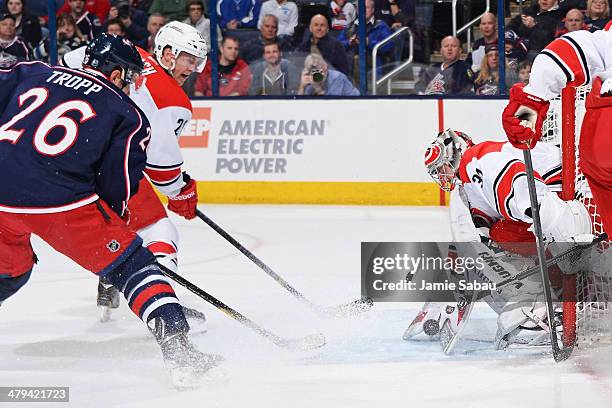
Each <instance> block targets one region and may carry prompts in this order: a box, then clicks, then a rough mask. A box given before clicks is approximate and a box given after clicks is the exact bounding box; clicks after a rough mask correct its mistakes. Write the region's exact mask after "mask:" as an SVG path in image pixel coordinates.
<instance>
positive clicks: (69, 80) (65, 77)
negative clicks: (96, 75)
mask: <svg viewBox="0 0 612 408" xmlns="http://www.w3.org/2000/svg"><path fill="white" fill-rule="evenodd" d="M47 82H51V83H53V84H58V85H62V86H65V87H66V88H72V89H74V90H79V89H81V88H83V89H82V90H81V91H82V92H83V94H85V95H89V94H90V93H92V92H93V93H98V92H100V91H101V90H102V86H101V85H99V84H96V83H95V82H93V81H90V80H89V79H87V78H83V77H81V76H79V75H75V74H70V73H68V72H63V71H53V73H52V74H51V75H49V78H47Z"/></svg>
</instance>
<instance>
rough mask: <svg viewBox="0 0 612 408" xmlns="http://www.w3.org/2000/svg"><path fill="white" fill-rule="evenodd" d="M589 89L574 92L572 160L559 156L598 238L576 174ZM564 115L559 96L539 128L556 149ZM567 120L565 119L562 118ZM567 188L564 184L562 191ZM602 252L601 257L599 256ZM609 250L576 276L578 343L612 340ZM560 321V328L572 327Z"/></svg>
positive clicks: (584, 186)
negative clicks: (572, 173) (572, 172)
mask: <svg viewBox="0 0 612 408" xmlns="http://www.w3.org/2000/svg"><path fill="white" fill-rule="evenodd" d="M589 90H590V87H586V86H585V87H580V88H577V89H576V96H575V104H574V106H575V119H574V120H575V129H574V135H568V137H573V140H574V149H573V152H571V153H570V154H571V156H573V157H563V166H568V165H571V164H572V163H573V165H574V166H575V177H574V183H575V186H574V194H573V196H574V198H575V199H577V200H580V201H581V202H582V203H583V204H584V205H585V206H586V207H587V209H588V210H589V213H590V214H591V218H592V221H593V227H594V228H593V230H594V231H593V233H594V234H595V235H599V234H601V233H602V232H603V226H602V223H601V217H600V216H599V214H598V212H597V206H596V205H595V203H594V200H593V196H592V194H591V190H590V189H589V186H588V183H587V181H586V179H585V177H584V175H583V174H582V173H581V172H580V167H579V165H578V164H579V161H578V159H579V157H580V152H579V150H578V144H579V141H580V129H581V126H582V119H583V117H584V114H585V100H586V96H587V94H588V92H589ZM564 115H567V112H565V113H564V112H563V110H562V101H561V97H558V98H555V99H554V100H552V101H551V105H550V109H549V112H548V117H547V119H546V121H545V122H544V125H543V129H542V133H543V136H542V140H544V141H546V142H549V143H554V144H556V145H558V146H561V144H562V123H563V120H564ZM565 119H566V120H567V117H565ZM566 188H568V187H567V185H566V184H565V183H564V189H566ZM604 250H605V252H606V253H605V254H604V253H602V252H603V251H604ZM609 252H610V250H609V248H608V246H607V245H606V248H603V247H602V248H599V250H598V251H597V255H596V256H594V257H593V258H594V264H592V265H591V267H590V268H589V269H590V270H589V271H585V272H583V273H578V274H577V275H576V300H577V302H576V319H575V326H576V336H577V341H578V343H582V344H584V343H590V344H592V343H594V342H600V341H612V310H611V308H610V303H609V301H610V300H611V298H612V296H611V293H612V292H611V290H612V272H611V271H610V265H611V264H612V260H608V256H609V255H610V254H609ZM573 323H574V322H568V321H566V320H565V319H564V326H565V325H568V324H573Z"/></svg>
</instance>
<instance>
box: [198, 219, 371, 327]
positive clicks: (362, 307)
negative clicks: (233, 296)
mask: <svg viewBox="0 0 612 408" xmlns="http://www.w3.org/2000/svg"><path fill="white" fill-rule="evenodd" d="M196 215H197V216H198V218H199V219H201V220H202V221H204V222H205V223H206V224H207V225H208V226H209V227H211V228H212V229H213V230H214V231H215V232H216V233H217V234H219V235H221V236H222V237H223V238H225V240H226V241H227V242H229V243H230V244H232V245H233V246H234V248H236V249H237V250H239V251H240V252H241V253H242V254H243V255H245V256H246V257H247V258H249V259H250V260H251V261H252V262H253V263H254V264H255V265H257V266H258V267H259V268H260V269H262V270H263V271H264V272H265V273H266V274H267V275H268V276H270V277H271V278H272V279H274V281H276V283H278V284H279V285H281V286H282V287H283V288H285V289H286V290H287V291H288V292H289V293H291V294H292V295H293V296H294V297H295V298H297V299H298V300H300V301H301V302H302V303H304V304H305V305H306V306H308V307H309V308H310V309H312V310H313V311H315V312H316V313H317V314H318V315H319V316H321V317H324V318H334V317H344V316H354V315H357V314H359V313H363V312H367V311H368V310H370V309H371V308H372V306H373V304H374V302H373V301H372V299H370V298H368V297H362V298H361V299H357V300H354V301H352V302H350V303H345V304H342V305H335V306H320V305H317V304H315V303H313V302H312V301H310V300H309V299H308V298H307V297H306V296H304V295H303V294H302V293H301V292H299V291H298V290H297V289H296V288H294V287H293V286H291V285H290V284H289V282H287V281H286V280H285V279H283V278H282V277H281V276H280V275H278V274H277V273H276V272H274V271H273V270H272V269H271V268H270V267H269V266H268V265H266V264H265V263H264V262H263V261H262V260H260V259H259V258H257V257H256V256H255V254H253V253H252V252H251V251H249V250H248V249H246V248H245V247H244V246H243V245H242V244H240V242H238V241H236V239H234V237H232V236H231V235H230V234H228V233H227V232H226V231H225V230H224V229H223V228H221V227H220V226H218V225H217V224H216V223H215V222H214V221H213V220H211V219H210V218H208V217H207V216H206V215H205V214H204V213H203V212H201V211H200V210H197V209H196Z"/></svg>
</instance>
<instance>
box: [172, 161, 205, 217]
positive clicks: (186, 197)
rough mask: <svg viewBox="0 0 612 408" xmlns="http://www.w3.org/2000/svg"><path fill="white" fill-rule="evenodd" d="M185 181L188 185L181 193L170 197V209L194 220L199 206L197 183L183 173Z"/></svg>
mask: <svg viewBox="0 0 612 408" xmlns="http://www.w3.org/2000/svg"><path fill="white" fill-rule="evenodd" d="M183 181H185V183H186V184H185V185H184V186H183V188H181V191H180V192H179V193H178V194H177V195H175V196H172V197H168V209H169V210H170V211H172V212H173V213H176V214H178V215H180V216H181V217H184V218H186V219H188V220H192V219H194V218H195V217H196V209H197V206H198V188H197V183H196V182H195V180H193V179H192V178H191V177H189V174H187V173H183Z"/></svg>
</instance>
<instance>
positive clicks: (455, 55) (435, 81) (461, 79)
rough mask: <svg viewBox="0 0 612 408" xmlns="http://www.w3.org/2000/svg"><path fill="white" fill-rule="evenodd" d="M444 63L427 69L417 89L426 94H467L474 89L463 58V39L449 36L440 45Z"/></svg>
mask: <svg viewBox="0 0 612 408" xmlns="http://www.w3.org/2000/svg"><path fill="white" fill-rule="evenodd" d="M440 53H441V54H442V63H441V64H436V65H434V66H432V67H429V68H428V69H427V70H425V73H424V74H423V75H422V76H421V78H420V80H419V82H417V84H416V85H415V89H416V90H417V92H418V93H419V94H424V95H467V94H471V93H472V90H473V84H472V80H471V79H470V76H469V73H471V70H470V67H469V66H468V64H467V63H466V62H465V61H463V60H461V59H460V57H461V41H460V40H459V39H458V38H457V37H452V36H448V37H445V38H444V39H442V44H441V47H440Z"/></svg>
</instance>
